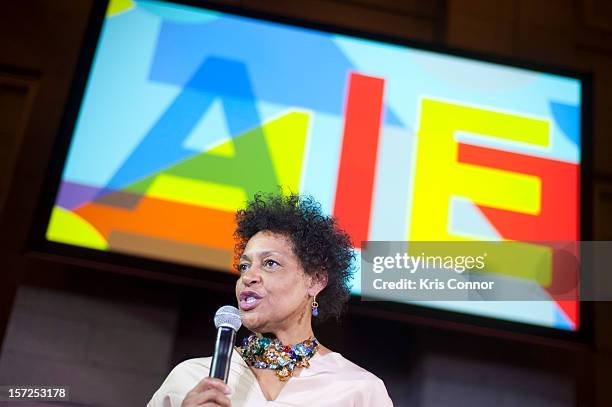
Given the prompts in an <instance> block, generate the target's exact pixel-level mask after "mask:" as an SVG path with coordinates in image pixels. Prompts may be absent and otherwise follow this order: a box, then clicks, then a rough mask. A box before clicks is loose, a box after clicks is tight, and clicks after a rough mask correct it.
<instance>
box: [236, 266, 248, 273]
mask: <svg viewBox="0 0 612 407" xmlns="http://www.w3.org/2000/svg"><path fill="white" fill-rule="evenodd" d="M248 268H249V265H248V264H239V265H238V271H239V272H241V273H244V272H245V271H247V269H248Z"/></svg>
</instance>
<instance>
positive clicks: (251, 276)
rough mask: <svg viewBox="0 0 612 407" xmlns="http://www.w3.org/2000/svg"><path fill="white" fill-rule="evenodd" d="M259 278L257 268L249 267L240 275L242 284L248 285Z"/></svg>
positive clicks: (254, 282) (256, 281)
mask: <svg viewBox="0 0 612 407" xmlns="http://www.w3.org/2000/svg"><path fill="white" fill-rule="evenodd" d="M260 280H261V278H260V276H259V272H258V271H257V270H253V269H250V270H249V271H247V272H246V273H244V274H243V275H242V284H244V285H245V286H247V287H249V286H252V285H253V284H256V283H258V282H259V281H260Z"/></svg>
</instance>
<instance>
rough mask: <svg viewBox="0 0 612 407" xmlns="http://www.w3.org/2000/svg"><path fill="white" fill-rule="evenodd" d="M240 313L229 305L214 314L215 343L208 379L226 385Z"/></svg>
mask: <svg viewBox="0 0 612 407" xmlns="http://www.w3.org/2000/svg"><path fill="white" fill-rule="evenodd" d="M241 325H242V321H241V320H240V311H238V308H236V307H232V306H231V305H224V306H222V307H221V308H219V309H218V310H217V313H216V314H215V326H216V327H217V341H216V342H215V353H214V354H213V358H212V363H211V365H210V374H209V376H210V377H216V378H217V379H221V380H223V381H224V382H225V383H227V376H228V375H229V370H230V369H229V367H230V361H231V359H232V350H233V348H234V342H235V341H236V331H238V329H240V326H241Z"/></svg>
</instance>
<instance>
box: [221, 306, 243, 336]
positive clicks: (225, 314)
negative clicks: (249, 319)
mask: <svg viewBox="0 0 612 407" xmlns="http://www.w3.org/2000/svg"><path fill="white" fill-rule="evenodd" d="M222 326H227V327H228V328H232V329H233V330H234V331H238V330H239V329H240V327H241V326H242V321H241V320H240V311H238V308H236V307H232V306H231V305H224V306H222V307H221V308H219V309H218V310H217V312H216V314H215V327H217V329H218V328H220V327H222Z"/></svg>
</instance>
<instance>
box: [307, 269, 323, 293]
mask: <svg viewBox="0 0 612 407" xmlns="http://www.w3.org/2000/svg"><path fill="white" fill-rule="evenodd" d="M325 287H327V273H326V272H325V271H317V272H315V273H314V274H311V278H310V284H309V287H308V295H310V296H311V297H314V296H315V295H318V294H319V293H320V292H321V291H323V289H324V288H325Z"/></svg>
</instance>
